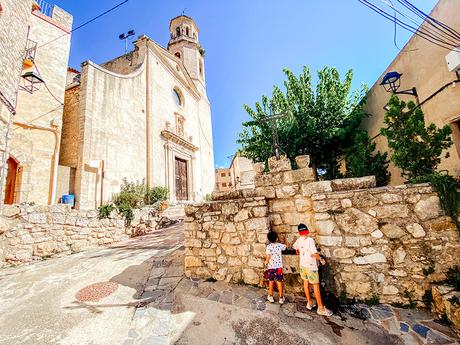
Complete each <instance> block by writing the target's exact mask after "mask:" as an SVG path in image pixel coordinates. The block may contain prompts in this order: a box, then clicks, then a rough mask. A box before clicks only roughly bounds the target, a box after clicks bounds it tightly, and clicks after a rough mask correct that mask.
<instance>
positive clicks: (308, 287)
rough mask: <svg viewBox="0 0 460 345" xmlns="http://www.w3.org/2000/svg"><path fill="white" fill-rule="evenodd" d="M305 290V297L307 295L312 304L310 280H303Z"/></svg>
mask: <svg viewBox="0 0 460 345" xmlns="http://www.w3.org/2000/svg"><path fill="white" fill-rule="evenodd" d="M303 290H304V291H305V297H307V302H308V304H309V305H312V303H311V296H310V283H309V282H308V280H304V281H303Z"/></svg>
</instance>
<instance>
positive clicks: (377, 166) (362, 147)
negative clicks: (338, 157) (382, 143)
mask: <svg viewBox="0 0 460 345" xmlns="http://www.w3.org/2000/svg"><path fill="white" fill-rule="evenodd" d="M375 147H376V144H375V142H373V141H372V139H371V138H370V137H369V135H368V134H367V132H366V131H365V130H360V131H357V132H356V135H355V138H354V141H353V145H352V146H350V147H349V148H347V149H346V150H345V165H346V170H347V172H346V174H345V176H346V177H362V176H372V175H374V176H375V178H376V180H377V186H385V185H387V184H388V182H390V176H391V175H390V173H389V172H388V163H389V160H388V154H387V153H386V152H385V153H380V151H377V152H376V153H374V152H375Z"/></svg>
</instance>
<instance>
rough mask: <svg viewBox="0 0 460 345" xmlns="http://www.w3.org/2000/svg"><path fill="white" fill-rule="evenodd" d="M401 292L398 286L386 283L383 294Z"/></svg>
mask: <svg viewBox="0 0 460 345" xmlns="http://www.w3.org/2000/svg"><path fill="white" fill-rule="evenodd" d="M398 293H399V290H398V288H397V287H396V286H393V285H384V286H383V290H382V294H384V295H397V294H398Z"/></svg>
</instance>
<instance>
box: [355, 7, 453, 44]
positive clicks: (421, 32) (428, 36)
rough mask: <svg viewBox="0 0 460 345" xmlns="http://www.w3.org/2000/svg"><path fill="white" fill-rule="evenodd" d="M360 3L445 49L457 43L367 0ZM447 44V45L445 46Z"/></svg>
mask: <svg viewBox="0 0 460 345" xmlns="http://www.w3.org/2000/svg"><path fill="white" fill-rule="evenodd" d="M359 1H360V2H361V3H362V4H364V5H365V6H367V7H369V8H371V9H372V10H374V11H375V12H377V13H378V14H379V15H381V16H383V17H384V18H386V19H388V20H391V21H392V22H393V21H396V22H397V23H398V25H400V26H401V27H403V28H405V29H406V30H408V31H410V32H412V33H414V34H416V35H419V36H420V35H421V36H422V37H423V38H425V39H426V40H428V41H430V42H431V43H434V44H438V45H440V46H443V47H444V48H446V49H449V50H452V49H456V48H457V46H458V44H456V43H455V44H452V43H450V42H447V41H445V40H444V39H442V38H440V37H439V36H437V35H436V34H434V33H433V32H432V31H429V30H428V32H427V29H426V28H424V27H419V28H416V27H414V26H412V25H409V24H407V23H405V22H403V21H401V20H399V19H397V18H394V16H392V15H390V14H389V13H388V12H385V11H384V10H383V9H381V8H380V7H378V6H376V5H374V4H372V3H371V2H369V1H367V0H359ZM430 39H432V40H435V41H437V43H436V42H433V41H431V40H430ZM446 46H447V47H446Z"/></svg>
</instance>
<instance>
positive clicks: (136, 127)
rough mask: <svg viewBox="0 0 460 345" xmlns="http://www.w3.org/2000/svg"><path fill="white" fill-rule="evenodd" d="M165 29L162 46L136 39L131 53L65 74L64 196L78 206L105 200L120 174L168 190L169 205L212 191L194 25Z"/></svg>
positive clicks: (181, 22)
mask: <svg viewBox="0 0 460 345" xmlns="http://www.w3.org/2000/svg"><path fill="white" fill-rule="evenodd" d="M169 31H170V36H171V38H170V41H169V44H168V47H167V48H166V49H165V48H163V47H161V46H160V45H158V44H157V43H156V42H154V41H152V40H151V39H150V38H148V37H147V36H141V37H139V38H138V39H137V40H136V41H135V42H134V50H133V51H132V52H130V53H128V54H126V55H123V56H120V57H117V58H115V59H113V60H111V61H109V62H107V63H104V64H102V65H98V64H96V63H94V62H92V61H86V62H84V63H83V64H82V70H81V72H79V73H77V72H76V71H74V70H72V71H70V72H69V74H70V76H69V78H68V80H69V84H68V86H67V89H66V96H65V110H64V123H63V131H62V143H61V150H60V157H59V164H60V165H61V166H62V167H61V168H62V174H61V175H60V176H61V177H62V178H60V180H62V181H61V182H62V185H63V186H68V190H67V191H64V190H62V193H66V192H71V193H74V194H75V196H76V203H77V207H80V208H94V207H97V206H99V205H100V204H102V203H103V202H107V201H108V200H110V199H111V198H112V196H113V194H114V193H116V192H118V191H119V188H120V184H121V181H122V179H123V178H127V179H128V180H130V181H136V180H138V181H140V180H143V179H145V182H146V184H147V185H148V186H150V187H153V186H164V187H167V188H168V189H169V191H170V193H169V194H170V201H171V202H179V201H180V202H182V201H193V200H201V199H202V198H203V197H204V196H205V195H206V194H207V193H210V192H212V190H213V187H214V157H213V142H212V128H211V110H210V103H209V100H208V97H207V95H206V80H205V70H204V50H203V49H202V47H201V46H200V43H199V39H198V33H199V30H198V27H197V26H196V24H195V22H194V21H193V20H192V19H191V18H189V17H187V16H179V17H176V18H174V19H172V20H171V22H170V26H169ZM64 167H66V168H64ZM65 169H67V171H64V170H65ZM64 179H67V181H64Z"/></svg>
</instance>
